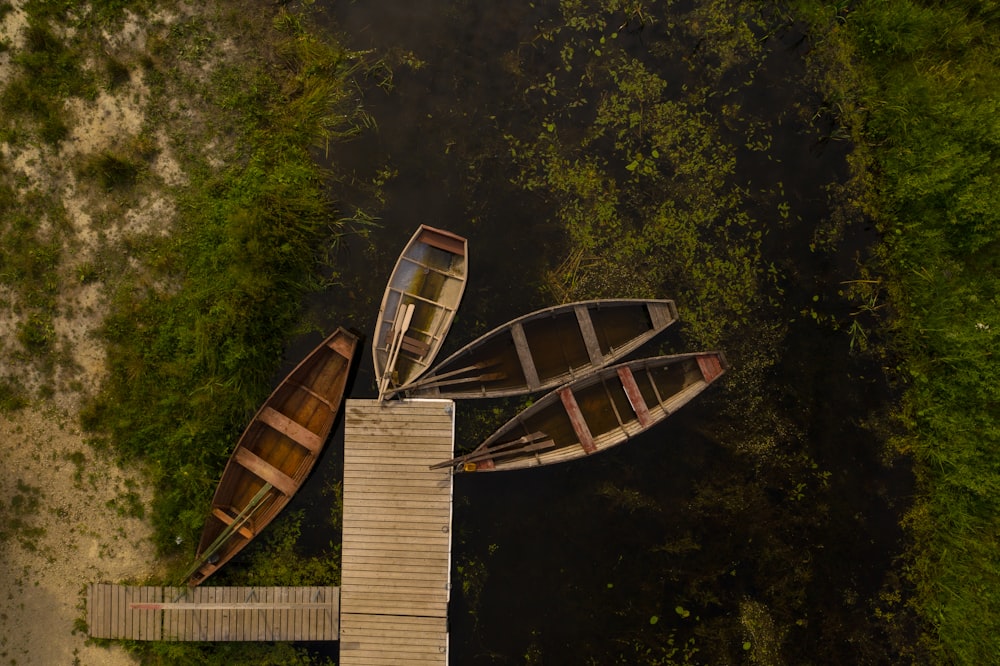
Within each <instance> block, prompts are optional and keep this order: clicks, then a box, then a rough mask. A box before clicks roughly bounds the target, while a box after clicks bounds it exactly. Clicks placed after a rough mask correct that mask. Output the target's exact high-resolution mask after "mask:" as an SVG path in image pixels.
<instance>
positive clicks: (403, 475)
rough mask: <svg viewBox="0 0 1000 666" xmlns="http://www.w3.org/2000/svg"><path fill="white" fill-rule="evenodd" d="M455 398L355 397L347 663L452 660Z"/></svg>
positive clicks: (349, 475)
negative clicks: (445, 464) (444, 464)
mask: <svg viewBox="0 0 1000 666" xmlns="http://www.w3.org/2000/svg"><path fill="white" fill-rule="evenodd" d="M454 412H455V407H454V403H453V402H452V401H451V400H405V401H396V400H393V401H383V402H378V401H376V400H348V401H347V405H346V419H345V429H346V434H345V439H344V536H343V545H342V561H341V616H340V663H341V665H342V666H352V665H354V664H366V665H368V666H372V665H376V664H413V665H415V666H422V665H431V664H434V665H444V664H447V663H448V617H447V616H448V599H449V597H450V588H451V580H450V574H451V507H452V504H451V502H452V477H451V470H450V469H448V468H446V469H439V470H430V469H428V466H429V465H431V464H432V463H436V462H440V461H442V460H448V459H450V458H451V457H452V455H453V450H454V429H455V426H454V424H455V421H454Z"/></svg>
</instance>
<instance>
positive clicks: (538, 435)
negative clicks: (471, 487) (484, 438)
mask: <svg viewBox="0 0 1000 666" xmlns="http://www.w3.org/2000/svg"><path fill="white" fill-rule="evenodd" d="M545 437H548V435H547V434H545V433H544V432H541V431H536V432H533V433H531V434H530V435H525V436H524V437H520V438H518V439H515V440H513V441H510V442H504V443H503V444H497V445H495V446H491V447H488V448H484V447H482V446H480V447H478V448H476V449H475V450H474V451H470V452H468V453H466V454H464V455H461V456H457V457H455V458H452V459H451V460H446V461H444V462H439V463H436V464H434V465H431V466H430V468H431V469H441V468H442V467H449V466H451V467H456V466H458V465H459V464H461V463H464V462H467V461H471V460H480V459H482V458H490V457H492V456H495V455H499V454H501V453H504V452H507V450H508V449H513V448H514V447H517V446H520V445H524V446H525V450H529V447H531V446H535V447H536V448H539V449H541V448H551V447H552V446H555V443H554V442H552V440H551V439H549V440H547V441H543V442H540V441H539V440H541V439H542V438H545ZM533 442H537V444H542V445H545V446H537V445H536V444H533ZM530 450H534V449H530Z"/></svg>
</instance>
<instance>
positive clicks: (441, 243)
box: [420, 229, 465, 256]
mask: <svg viewBox="0 0 1000 666" xmlns="http://www.w3.org/2000/svg"><path fill="white" fill-rule="evenodd" d="M420 241H421V242H423V243H427V244H428V245H430V246H431V247H436V248H437V249H439V250H444V251H445V252H450V253H451V254H457V255H459V256H465V240H464V239H462V238H460V237H458V236H450V235H446V234H442V233H440V232H438V231H433V230H431V229H425V230H424V232H423V233H422V234H420Z"/></svg>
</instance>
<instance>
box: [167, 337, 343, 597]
mask: <svg viewBox="0 0 1000 666" xmlns="http://www.w3.org/2000/svg"><path fill="white" fill-rule="evenodd" d="M357 345H358V338H357V336H355V335H354V334H352V333H350V332H348V331H346V330H345V329H343V328H338V329H337V330H336V331H334V332H333V334H332V335H330V337H328V338H327V339H326V340H324V341H323V342H322V343H321V344H320V345H319V346H318V347H317V348H316V349H314V350H313V351H312V352H311V353H310V354H309V356H307V357H306V358H305V359H304V360H303V361H302V362H301V363H299V364H298V366H296V368H295V369H294V370H292V372H291V374H289V375H288V377H286V378H285V379H284V381H282V382H281V384H280V385H279V386H278V388H276V389H275V390H274V392H273V393H272V394H271V396H270V397H269V398H268V399H267V401H266V402H265V403H264V405H263V406H262V407H261V408H260V410H259V411H258V412H257V414H256V415H254V417H253V420H252V421H250V425H249V426H247V428H246V430H245V431H244V432H243V435H242V436H241V437H240V440H239V442H238V443H237V444H236V450H235V451H233V454H232V456H231V457H230V458H229V462H228V463H227V464H226V468H225V470H224V471H223V472H222V480H221V481H220V482H219V486H218V488H216V491H215V497H214V498H213V499H212V513H211V514H210V515H209V517H208V519H207V520H206V522H205V528H204V530H203V531H202V534H201V542H200V543H199V544H198V553H197V556H196V558H195V565H194V566H193V567H192V568H191V570H190V571H189V572H188V574H187V575H186V576H185V578H186V579H187V583H188V585H192V586H194V585H198V584H199V583H201V582H202V581H204V580H205V579H206V578H208V577H209V576H211V575H212V574H213V573H215V572H216V571H218V570H219V568H220V567H222V565H224V564H225V563H226V562H228V561H229V560H230V559H232V558H233V556H234V555H236V553H238V552H240V550H242V549H243V547H244V546H246V545H247V544H248V543H249V542H250V541H251V540H252V539H253V538H254V537H255V536H257V535H258V534H259V533H260V531H261V530H262V529H264V527H265V526H266V525H267V524H268V523H270V522H271V521H272V520H273V519H274V517H275V516H277V515H278V512H280V511H281V510H282V509H283V508H284V507H285V505H286V504H288V501H289V500H290V499H291V497H292V495H294V494H295V492H296V491H297V490H298V489H299V487H300V486H301V485H302V483H303V482H304V481H305V479H306V477H307V476H308V474H309V472H310V470H312V468H313V466H314V465H315V464H316V460H317V459H318V458H319V454H320V452H321V451H322V450H323V447H324V445H325V444H326V440H327V437H329V435H330V430H331V429H332V428H333V422H334V419H335V418H336V416H337V412H339V411H340V405H341V403H342V402H343V398H344V391H345V388H346V385H347V376H348V373H349V372H350V369H351V361H352V359H353V358H354V352H355V350H356V349H357Z"/></svg>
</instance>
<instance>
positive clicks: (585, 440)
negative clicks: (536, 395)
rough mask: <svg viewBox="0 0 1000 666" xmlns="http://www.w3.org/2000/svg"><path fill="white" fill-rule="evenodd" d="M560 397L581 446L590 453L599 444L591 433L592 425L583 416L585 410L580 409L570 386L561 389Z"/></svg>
mask: <svg viewBox="0 0 1000 666" xmlns="http://www.w3.org/2000/svg"><path fill="white" fill-rule="evenodd" d="M559 399H560V400H561V401H562V404H563V408H564V409H565V410H566V415H567V416H569V422H570V424H571V425H572V426H573V432H575V433H576V436H577V437H578V438H579V439H580V446H582V447H583V450H584V451H585V452H586V453H588V454H590V453H593V452H594V451H596V450H597V445H596V444H595V443H594V436H593V435H592V434H591V433H590V427H589V426H588V425H587V421H586V419H584V418H583V412H581V411H580V405H578V404H577V402H576V396H575V395H573V391H571V390H570V389H568V388H564V389H560V390H559Z"/></svg>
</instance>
